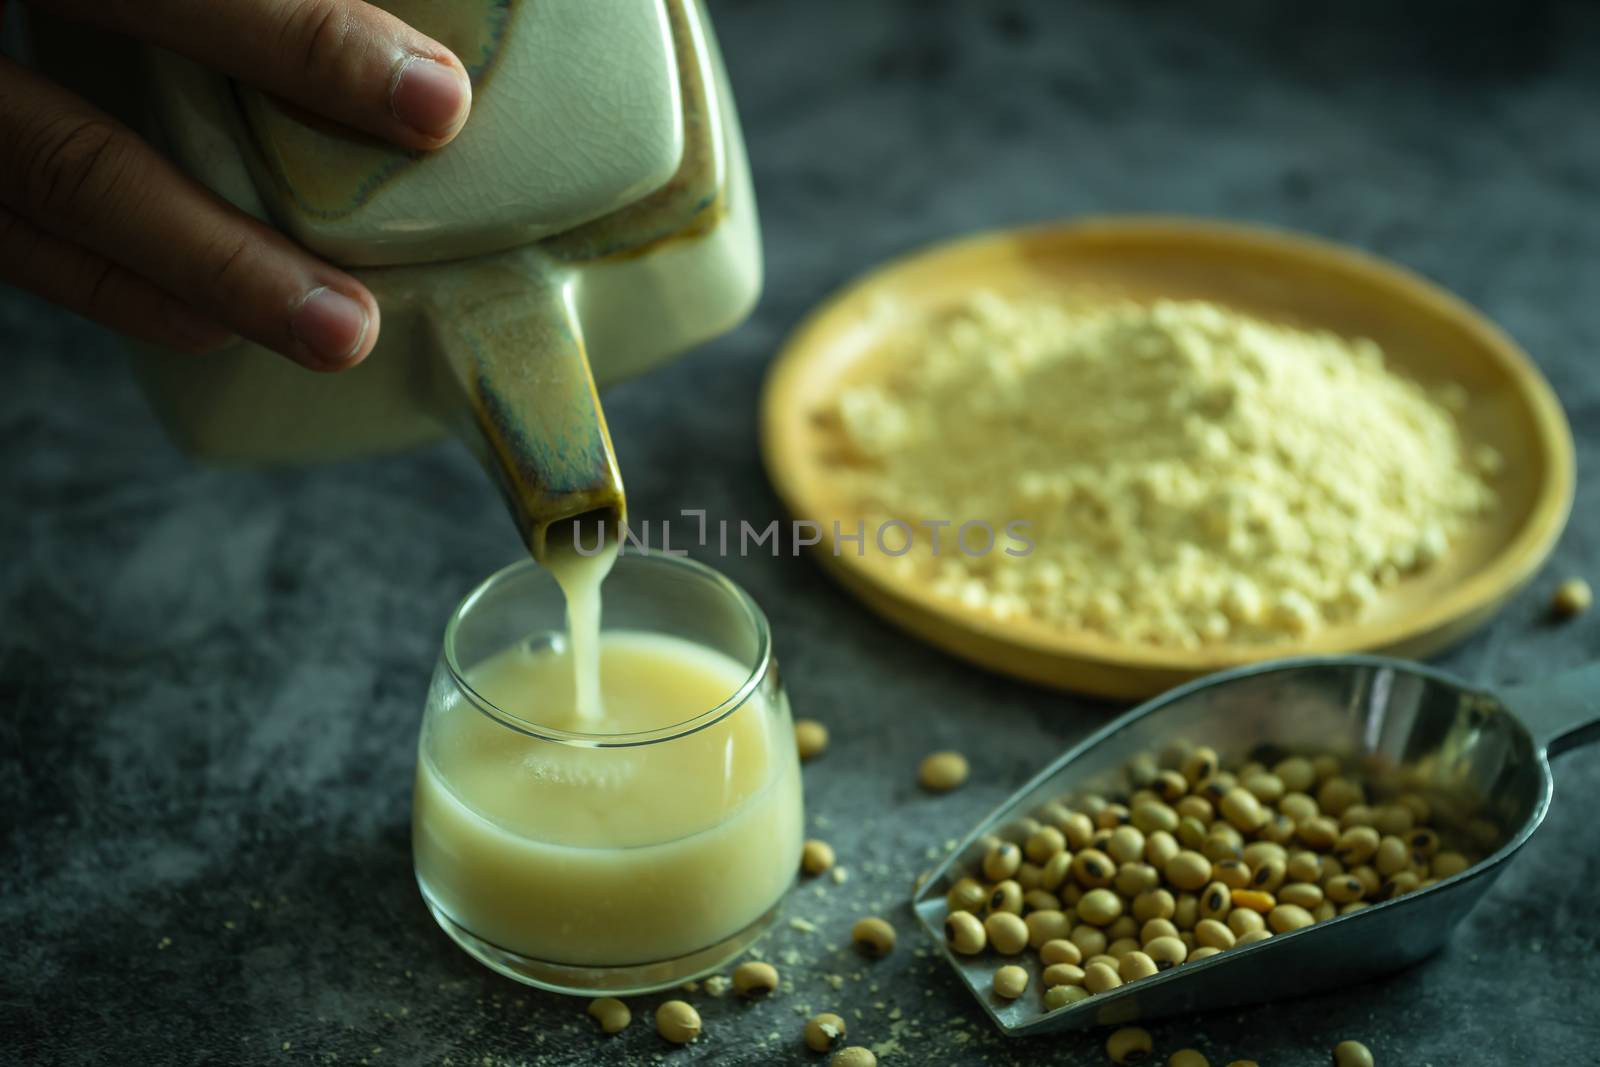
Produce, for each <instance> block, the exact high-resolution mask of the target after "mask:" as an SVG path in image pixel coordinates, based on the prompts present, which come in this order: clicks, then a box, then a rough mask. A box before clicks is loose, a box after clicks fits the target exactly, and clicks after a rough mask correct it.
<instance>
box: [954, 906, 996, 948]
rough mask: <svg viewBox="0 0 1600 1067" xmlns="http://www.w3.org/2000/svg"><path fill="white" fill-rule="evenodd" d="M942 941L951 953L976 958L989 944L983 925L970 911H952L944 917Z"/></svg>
mask: <svg viewBox="0 0 1600 1067" xmlns="http://www.w3.org/2000/svg"><path fill="white" fill-rule="evenodd" d="M944 939H945V942H946V943H947V944H949V946H950V950H951V951H952V952H957V953H960V954H961V955H963V956H976V955H977V954H978V953H980V952H982V951H983V950H984V946H986V945H987V944H988V943H989V935H988V934H987V933H985V932H984V928H983V923H981V922H979V921H978V917H977V916H976V915H974V914H972V913H971V912H970V911H953V912H951V913H950V914H948V915H946V916H945V917H944Z"/></svg>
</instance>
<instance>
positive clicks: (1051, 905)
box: [1022, 889, 1061, 915]
mask: <svg viewBox="0 0 1600 1067" xmlns="http://www.w3.org/2000/svg"><path fill="white" fill-rule="evenodd" d="M1060 906H1061V901H1060V900H1059V899H1058V898H1057V897H1056V895H1055V894H1054V893H1052V892H1050V891H1049V890H1048V889H1030V890H1028V891H1027V892H1026V893H1024V894H1022V914H1024V915H1027V914H1028V913H1029V912H1034V911H1054V910H1056V909H1057V908H1058V907H1060Z"/></svg>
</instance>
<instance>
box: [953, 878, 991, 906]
mask: <svg viewBox="0 0 1600 1067" xmlns="http://www.w3.org/2000/svg"><path fill="white" fill-rule="evenodd" d="M988 899H989V891H988V890H987V889H985V888H984V887H983V883H982V882H980V881H978V880H977V879H976V878H960V879H957V881H956V883H955V884H954V885H952V886H951V887H950V891H949V892H948V893H946V894H945V895H944V904H945V907H946V908H947V909H949V910H950V911H977V910H978V909H979V908H981V907H983V905H984V902H985V901H986V900H988Z"/></svg>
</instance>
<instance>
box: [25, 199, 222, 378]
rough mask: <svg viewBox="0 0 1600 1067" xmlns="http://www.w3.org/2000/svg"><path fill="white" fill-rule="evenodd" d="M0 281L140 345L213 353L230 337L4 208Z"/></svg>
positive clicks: (130, 276) (123, 271)
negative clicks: (97, 323)
mask: <svg viewBox="0 0 1600 1067" xmlns="http://www.w3.org/2000/svg"><path fill="white" fill-rule="evenodd" d="M0 281H4V282H9V283H11V284H12V285H15V286H17V287H18V288H20V289H27V290H28V291H30V292H33V293H37V294H38V295H40V296H42V297H44V298H45V299H46V300H49V301H50V302H51V303H54V304H60V305H61V306H62V307H64V308H67V309H68V310H69V311H75V312H77V313H78V314H80V315H82V316H84V317H85V318H90V319H94V320H95V321H96V322H99V323H102V324H104V325H106V326H109V327H111V328H112V329H113V330H116V331H117V332H118V333H124V334H127V335H128V336H130V337H137V338H139V339H140V340H141V341H151V342H153V343H155V344H159V345H165V346H167V347H169V348H176V349H179V350H180V351H184V352H194V353H201V352H210V351H212V350H213V349H216V348H220V347H221V346H222V345H224V344H226V343H227V341H228V339H229V337H230V336H231V334H230V333H229V331H228V330H227V329H225V328H224V327H223V326H221V325H219V324H218V323H215V322H212V321H211V320H209V319H207V318H205V317H204V316H202V315H200V314H198V313H197V312H195V311H194V310H192V309H191V308H189V307H186V306H185V305H184V304H183V303H182V302H181V301H178V300H175V299H173V298H172V297H171V296H169V295H167V294H166V293H164V292H162V291H161V290H160V289H158V288H156V286H154V285H152V284H151V283H150V282H148V281H146V280H145V279H144V278H141V277H139V276H138V275H137V274H134V273H132V272H131V271H128V270H126V269H124V268H122V267H119V266H118V265H117V264H115V263H113V262H111V261H110V260H109V259H107V258H105V257H104V256H101V255H97V254H95V253H94V252H91V251H89V250H88V249H87V248H81V247H79V246H77V245H74V244H70V243H68V242H66V241H63V240H61V239H60V238H59V237H55V236H53V235H51V234H48V233H45V232H44V231H43V230H41V229H39V228H38V227H37V226H35V225H33V224H32V223H31V222H29V221H28V220H27V219H25V218H23V217H22V216H20V215H18V214H17V213H16V212H14V211H10V210H8V209H6V208H4V207H0Z"/></svg>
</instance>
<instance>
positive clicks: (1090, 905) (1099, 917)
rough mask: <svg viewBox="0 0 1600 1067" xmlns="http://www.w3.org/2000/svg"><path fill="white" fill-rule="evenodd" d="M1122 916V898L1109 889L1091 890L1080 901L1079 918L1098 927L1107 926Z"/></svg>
mask: <svg viewBox="0 0 1600 1067" xmlns="http://www.w3.org/2000/svg"><path fill="white" fill-rule="evenodd" d="M1121 914H1122V898H1121V897H1119V896H1117V894H1115V893H1113V892H1112V891H1111V890H1109V889H1091V890H1089V892H1087V893H1085V894H1084V895H1083V899H1082V900H1080V901H1078V917H1079V918H1080V919H1082V920H1083V921H1084V922H1087V923H1093V924H1094V925H1096V926H1107V925H1109V924H1110V923H1111V922H1112V920H1114V919H1116V917H1117V916H1119V915H1121Z"/></svg>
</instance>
